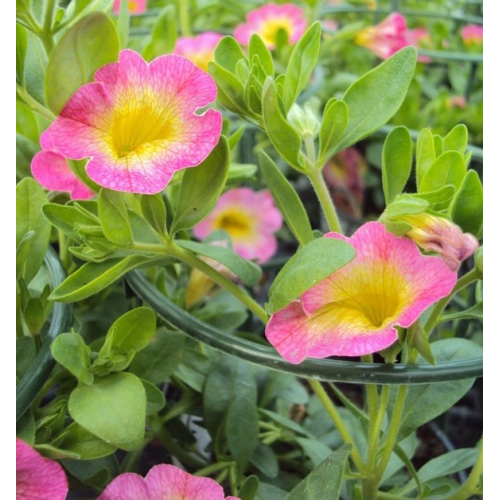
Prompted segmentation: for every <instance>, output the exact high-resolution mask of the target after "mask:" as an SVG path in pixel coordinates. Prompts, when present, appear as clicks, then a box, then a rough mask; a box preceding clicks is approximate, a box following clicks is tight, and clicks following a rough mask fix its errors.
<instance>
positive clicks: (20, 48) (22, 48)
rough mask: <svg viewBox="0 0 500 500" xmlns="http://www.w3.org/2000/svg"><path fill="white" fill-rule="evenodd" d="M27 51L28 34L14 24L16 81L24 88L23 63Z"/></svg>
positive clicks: (18, 25) (21, 27)
mask: <svg viewBox="0 0 500 500" xmlns="http://www.w3.org/2000/svg"><path fill="white" fill-rule="evenodd" d="M27 51H28V32H27V31H26V28H24V27H23V26H21V25H20V24H18V23H16V80H17V83H19V85H20V86H21V87H23V86H24V61H25V60H26V53H27Z"/></svg>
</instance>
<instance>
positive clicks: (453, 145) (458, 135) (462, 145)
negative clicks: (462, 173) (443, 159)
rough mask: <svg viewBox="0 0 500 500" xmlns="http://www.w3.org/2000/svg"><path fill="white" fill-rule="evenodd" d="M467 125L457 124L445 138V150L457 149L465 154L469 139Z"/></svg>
mask: <svg viewBox="0 0 500 500" xmlns="http://www.w3.org/2000/svg"><path fill="white" fill-rule="evenodd" d="M467 136H468V132H467V127H466V126H465V125H462V124H460V125H457V126H455V127H454V128H453V129H452V130H451V131H450V132H449V134H448V135H447V136H446V137H445V138H444V141H443V151H457V152H458V153H460V154H461V155H463V154H465V149H466V148H467V140H468V137H467Z"/></svg>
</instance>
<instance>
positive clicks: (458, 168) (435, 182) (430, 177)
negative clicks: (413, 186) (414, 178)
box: [418, 151, 467, 192]
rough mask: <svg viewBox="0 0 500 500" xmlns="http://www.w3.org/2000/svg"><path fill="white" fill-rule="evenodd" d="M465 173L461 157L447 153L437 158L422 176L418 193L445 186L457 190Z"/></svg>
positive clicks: (457, 154)
mask: <svg viewBox="0 0 500 500" xmlns="http://www.w3.org/2000/svg"><path fill="white" fill-rule="evenodd" d="M466 173H467V168H466V166H465V162H464V159H463V156H462V155H461V154H460V153H457V152H456V151H447V152H446V153H443V154H442V155H441V156H439V157H438V158H437V159H436V160H435V161H434V162H433V164H432V165H431V166H430V167H429V168H428V170H427V171H426V172H425V174H424V175H423V176H422V181H421V183H420V185H419V187H418V191H419V192H426V191H435V190H436V189H439V188H441V187H443V186H445V185H447V184H451V185H452V186H455V187H456V188H457V189H458V188H459V187H460V185H461V184H462V181H463V179H464V177H465V174H466Z"/></svg>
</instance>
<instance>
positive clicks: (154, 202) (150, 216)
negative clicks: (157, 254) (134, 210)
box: [140, 194, 167, 235]
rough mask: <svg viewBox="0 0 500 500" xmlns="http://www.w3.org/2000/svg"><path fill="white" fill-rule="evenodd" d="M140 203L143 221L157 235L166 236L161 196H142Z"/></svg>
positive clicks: (164, 209) (165, 211) (165, 215)
mask: <svg viewBox="0 0 500 500" xmlns="http://www.w3.org/2000/svg"><path fill="white" fill-rule="evenodd" d="M140 201H141V211H142V215H143V217H144V219H146V221H147V222H148V224H149V225H150V226H151V227H152V228H153V229H154V230H155V231H156V232H158V234H161V235H166V231H167V210H166V208H165V202H164V201H163V198H162V196H161V194H153V195H148V194H143V195H142V196H141V199H140Z"/></svg>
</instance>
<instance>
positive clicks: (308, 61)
mask: <svg viewBox="0 0 500 500" xmlns="http://www.w3.org/2000/svg"><path fill="white" fill-rule="evenodd" d="M320 40H321V24H320V23H319V21H317V22H315V23H314V24H312V25H311V26H310V27H309V29H308V30H307V31H306V32H305V33H304V35H303V36H302V38H301V39H300V40H299V42H298V43H297V44H296V45H295V47H294V48H293V50H292V54H291V56H290V60H289V61H288V65H287V68H286V72H285V82H284V86H283V102H284V105H285V112H287V113H288V111H289V110H290V108H291V107H292V104H293V103H294V102H295V99H297V97H298V95H299V94H300V93H301V92H302V90H303V89H304V88H305V86H306V85H307V83H308V82H309V79H310V78H311V74H312V72H313V70H314V67H315V66H316V61H317V60H318V54H319V45H320Z"/></svg>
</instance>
